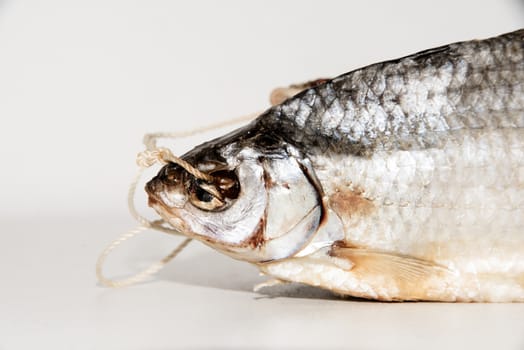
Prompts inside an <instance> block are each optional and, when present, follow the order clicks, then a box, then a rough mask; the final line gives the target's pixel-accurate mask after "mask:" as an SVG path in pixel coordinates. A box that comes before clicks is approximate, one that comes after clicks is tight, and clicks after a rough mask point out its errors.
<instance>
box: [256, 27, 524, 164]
mask: <svg viewBox="0 0 524 350" xmlns="http://www.w3.org/2000/svg"><path fill="white" fill-rule="evenodd" d="M523 84H524V30H520V31H517V32H513V33H509V34H506V35H502V36H499V37H496V38H492V39H487V40H483V41H469V42H461V43H456V44H451V45H448V46H443V47H440V48H436V49H431V50H427V51H424V52H420V53H418V54H415V55H412V56H408V57H405V58H402V59H399V60H394V61H389V62H384V63H378V64H374V65H371V66H368V67H365V68H362V69H359V70H355V71H353V72H350V73H347V74H344V75H341V76H339V77H337V78H335V79H333V80H331V81H328V82H326V83H324V84H321V85H319V86H317V87H314V88H310V89H308V90H306V91H304V92H302V93H300V94H299V95H297V96H295V97H293V98H291V99H289V100H287V101H285V102H284V103H283V104H281V105H279V106H276V107H274V108H273V109H271V110H269V111H268V113H266V114H265V115H263V116H262V117H261V118H260V119H259V122H260V123H261V124H262V125H265V126H267V127H270V128H271V129H272V130H277V131H273V132H276V133H280V134H281V135H282V136H283V137H284V138H286V139H288V140H290V141H292V142H295V143H298V144H301V145H305V146H307V147H306V149H308V150H309V152H315V150H319V151H322V152H323V151H326V150H332V151H336V152H340V153H347V154H357V155H369V154H371V153H373V151H374V150H394V149H402V150H409V149H425V148H433V147H438V148H440V147H442V146H443V145H444V143H445V142H448V141H449V137H450V134H453V132H454V131H457V130H461V129H483V128H521V127H523V126H524V92H523Z"/></svg>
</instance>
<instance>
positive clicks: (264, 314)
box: [0, 0, 524, 350]
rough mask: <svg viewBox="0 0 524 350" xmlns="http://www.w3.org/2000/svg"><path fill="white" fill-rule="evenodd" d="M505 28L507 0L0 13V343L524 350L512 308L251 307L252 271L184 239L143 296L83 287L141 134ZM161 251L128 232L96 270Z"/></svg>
mask: <svg viewBox="0 0 524 350" xmlns="http://www.w3.org/2000/svg"><path fill="white" fill-rule="evenodd" d="M519 27H524V2H523V1H516V0H515V1H500V0H498V1H495V0H492V1H491V0H490V1H473V0H471V1H457V0H445V1H444V0H441V1H436V2H423V1H360V2H358V3H357V2H349V1H347V2H343V1H322V2H320V1H319V2H312V1H286V2H284V1H264V2H262V1H259V2H248V1H221V2H218V1H180V2H177V1H142V2H138V1H115V0H111V1H107V0H106V1H102V0H99V1H97V0H91V1H65V0H64V1H58V0H48V1H13V0H4V1H2V0H0V118H1V127H0V164H1V172H0V174H1V175H0V176H1V177H0V179H1V181H0V224H1V231H0V349H2V350H3V349H35V348H44V349H169V348H178V347H179V348H232V347H238V348H242V349H243V348H248V347H251V348H269V347H276V348H320V347H322V348H358V349H375V348H395V347H396V348H414V349H417V348H427V349H432V348H434V349H442V348H450V347H456V348H463V347H468V348H472V347H476V348H486V349H493V348H495V347H497V348H506V349H510V348H512V349H524V305H522V304H514V305H513V304H492V305H487V304H437V303H433V304H431V303H405V304H387V303H371V302H362V301H348V300H340V299H336V298H333V297H332V296H330V295H329V294H328V293H325V292H321V291H317V290H315V289H312V288H305V287H299V286H290V287H286V288H277V289H273V290H271V289H270V290H266V291H264V294H257V293H253V292H251V286H252V284H253V283H256V282H259V281H261V280H262V279H261V278H260V277H258V275H257V272H256V270H255V269H254V268H253V267H251V266H249V265H247V264H245V263H241V262H236V261H232V260H230V259H228V258H226V257H223V256H221V255H219V254H218V253H216V252H213V251H211V250H210V249H208V248H206V247H203V246H201V245H200V244H198V243H192V244H191V245H190V246H189V248H188V249H187V250H186V251H184V252H183V253H182V254H181V255H180V257H179V258H178V259H177V260H175V261H174V262H173V263H172V264H171V265H169V266H168V268H167V269H166V270H165V271H163V272H162V273H161V274H160V275H158V276H157V277H155V278H154V279H153V280H152V281H151V282H148V283H144V284H141V285H138V286H134V287H129V288H126V289H119V290H111V289H106V288H102V287H100V286H98V285H97V282H96V279H95V275H94V262H95V259H96V256H97V254H98V253H99V252H100V250H101V249H102V248H103V246H104V245H105V244H107V243H108V242H109V241H110V240H111V239H113V238H114V237H115V236H117V234H118V233H119V232H120V231H124V230H126V229H128V228H130V227H132V226H133V225H134V223H133V221H132V220H131V219H130V217H129V215H128V214H127V209H126V204H125V198H126V191H127V186H128V182H129V180H130V179H131V178H132V176H133V174H134V171H135V165H134V159H135V155H136V153H137V152H139V151H140V150H141V149H142V146H141V138H142V135H143V134H144V133H146V132H152V131H180V130H188V129H192V128H195V127H201V126H205V125H208V124H210V123H213V122H218V121H222V120H227V119H229V118H233V117H238V116H241V115H244V114H249V113H251V112H255V111H259V110H262V109H265V108H267V106H268V95H269V92H270V91H271V89H272V88H274V87H276V86H284V85H287V84H290V83H296V82H302V81H306V80H310V79H315V78H319V77H330V76H335V75H338V74H341V73H344V72H346V71H349V70H352V69H355V68H358V67H360V66H363V65H367V64H370V63H374V62H377V61H381V60H385V59H391V58H397V57H400V56H404V55H407V54H410V53H413V52H416V51H418V50H422V49H427V48H430V47H434V46H438V45H442V44H446V43H449V42H453V41H458V40H467V39H473V38H484V37H489V36H493V35H497V34H501V33H504V32H508V31H512V30H515V29H518V28H519ZM209 137H211V135H209V134H207V135H200V136H199V137H196V138H192V139H184V140H180V141H178V142H177V144H176V146H175V148H174V151H175V152H176V153H177V154H181V153H183V152H184V151H186V150H188V149H189V148H191V146H193V145H195V144H197V143H198V142H200V141H202V140H205V139H207V138H209ZM138 200H139V201H141V200H142V202H143V198H141V197H139V199H138ZM142 206H143V205H142ZM178 241H179V239H178V238H174V237H169V236H162V235H161V234H156V233H152V234H150V235H146V236H145V237H141V238H140V239H136V240H135V241H133V242H130V243H129V244H128V245H126V246H125V247H122V248H121V249H122V250H121V251H120V252H118V253H116V254H115V257H114V258H112V259H111V260H110V261H109V263H110V266H109V267H108V273H109V274H111V275H113V276H121V275H122V274H125V273H131V272H133V271H135V270H137V269H139V268H141V267H143V266H144V265H146V264H147V263H148V262H151V261H154V260H155V259H158V258H159V257H161V256H162V254H165V253H167V252H168V251H169V250H170V249H171V248H172V247H173V246H174V245H175V244H176V243H177V242H178Z"/></svg>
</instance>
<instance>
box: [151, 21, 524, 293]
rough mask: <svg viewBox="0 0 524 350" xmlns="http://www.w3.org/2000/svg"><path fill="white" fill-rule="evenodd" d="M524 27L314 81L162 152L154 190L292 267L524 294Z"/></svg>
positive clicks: (357, 280) (239, 255) (359, 282)
mask: <svg viewBox="0 0 524 350" xmlns="http://www.w3.org/2000/svg"><path fill="white" fill-rule="evenodd" d="M523 127H524V30H519V31H516V32H513V33H509V34H505V35H501V36H499V37H495V38H491V39H486V40H473V41H467V42H460V43H454V44H450V45H447V46H442V47H438V48H435V49H430V50H427V51H423V52H419V53H416V54H414V55H411V56H407V57H404V58H400V59H396V60H392V61H387V62H382V63H378V64H373V65H370V66H368V67H365V68H362V69H357V70H355V71H352V72H350V73H347V74H343V75H341V76H339V77H337V78H334V79H328V80H320V81H318V82H316V83H313V84H310V86H309V87H306V88H305V89H304V90H303V91H301V92H299V93H298V94H297V95H295V96H293V97H291V98H288V99H286V100H285V101H283V102H282V103H280V104H278V105H275V106H273V107H272V108H270V109H269V110H267V111H266V112H264V113H263V114H262V115H260V116H259V117H258V118H257V119H255V120H254V121H253V122H251V123H250V124H248V125H246V126H244V127H242V128H240V129H238V130H236V131H233V132H232V133H229V134H227V135H225V136H223V137H220V138H217V139H215V140H212V141H210V142H206V143H204V144H202V145H199V146H197V147H196V148H194V149H193V150H191V151H189V152H188V153H187V154H185V155H184V156H182V159H184V160H185V161H187V162H188V163H189V164H191V165H192V166H194V167H195V168H197V169H199V170H200V171H201V172H204V173H205V174H208V175H209V176H208V178H207V179H202V178H199V177H196V176H195V175H194V174H190V173H189V172H187V171H186V170H185V169H184V168H182V167H181V166H179V165H176V164H168V165H166V166H164V167H163V168H162V169H161V170H160V172H159V173H158V175H157V176H156V177H155V178H154V179H152V180H151V181H150V182H149V183H148V184H147V186H146V190H147V193H148V194H149V204H150V206H152V207H153V208H154V209H155V210H156V211H157V212H158V213H159V214H160V215H161V216H162V218H163V219H164V220H166V221H167V222H169V223H170V224H171V225H172V226H173V227H174V228H176V229H177V230H179V231H180V232H182V233H184V234H186V235H187V236H189V237H192V238H196V239H198V240H200V241H202V242H204V243H205V244H207V245H209V246H211V247H213V248H215V249H217V250H219V251H221V252H223V253H225V254H227V255H229V256H231V257H233V258H235V259H240V260H244V261H247V262H249V263H252V264H255V265H256V266H258V268H259V269H260V271H262V272H263V273H264V274H267V275H270V276H273V277H274V278H276V279H278V280H282V281H292V282H301V283H305V284H308V285H312V286H318V287H321V288H326V289H329V290H332V291H334V292H337V293H340V294H345V295H352V296H358V297H364V298H370V299H378V300H438V301H524V230H523V229H524V132H523V130H524V129H523Z"/></svg>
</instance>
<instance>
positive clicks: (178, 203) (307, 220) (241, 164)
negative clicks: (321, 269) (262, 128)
mask: <svg viewBox="0 0 524 350" xmlns="http://www.w3.org/2000/svg"><path fill="white" fill-rule="evenodd" d="M250 145H251V146H250ZM250 145H245V142H244V143H233V144H229V145H225V146H223V147H218V146H217V145H215V144H211V145H207V146H204V147H199V148H197V149H195V150H193V151H191V152H189V153H188V154H187V155H185V156H183V157H182V159H184V160H186V161H187V162H188V163H190V164H191V165H192V166H193V167H194V168H197V169H199V171H202V172H204V173H206V174H208V175H209V177H210V178H211V180H209V179H208V180H204V179H202V178H197V177H196V176H195V175H192V174H191V173H190V172H188V171H187V170H186V169H184V168H182V167H181V166H180V165H177V164H174V163H169V164H167V165H165V166H164V167H163V168H162V169H161V170H160V171H159V173H158V174H157V175H156V176H155V177H154V178H153V179H152V180H151V181H149V182H148V183H147V185H146V192H147V193H148V196H149V205H150V206H151V207H152V208H153V209H155V210H156V211H157V212H158V214H159V215H160V216H161V217H162V218H163V219H164V220H165V221H166V222H168V223H169V224H170V225H171V226H173V227H174V228H175V229H176V230H178V231H179V232H181V233H183V234H185V235H187V236H188V237H191V238H195V239H197V240H200V241H202V242H204V243H205V244H207V245H209V246H211V247H213V248H215V249H217V250H219V251H221V252H223V253H225V254H227V255H229V256H231V257H233V258H236V259H240V260H245V261H249V262H254V263H259V262H267V261H274V260H278V259H284V258H289V257H291V256H293V255H295V254H296V253H298V252H299V251H300V250H301V249H303V247H305V246H306V245H307V244H308V242H309V241H310V240H311V239H312V236H313V235H314V234H315V232H316V230H317V228H318V226H319V224H320V221H321V216H322V200H321V198H322V195H321V190H320V188H319V186H318V185H317V184H316V182H315V180H314V174H312V170H311V169H312V168H311V167H309V166H308V164H307V162H306V163H304V161H303V159H302V158H301V157H298V156H297V154H296V153H297V152H296V150H295V149H293V148H292V147H291V146H289V145H284V146H282V147H276V148H273V149H270V150H268V149H265V148H264V147H260V145H256V143H254V144H253V143H250ZM211 147H212V148H211ZM217 147H218V148H217Z"/></svg>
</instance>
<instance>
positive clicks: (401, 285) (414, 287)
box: [330, 244, 452, 300]
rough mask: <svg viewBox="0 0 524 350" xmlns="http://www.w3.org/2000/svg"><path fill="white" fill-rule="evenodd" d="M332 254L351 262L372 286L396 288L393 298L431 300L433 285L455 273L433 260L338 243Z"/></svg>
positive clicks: (361, 276)
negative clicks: (429, 297)
mask: <svg viewBox="0 0 524 350" xmlns="http://www.w3.org/2000/svg"><path fill="white" fill-rule="evenodd" d="M330 255H331V256H333V257H336V258H340V259H347V260H349V261H350V262H351V272H352V273H353V274H354V275H355V277H357V278H358V279H360V280H362V282H363V283H366V284H368V285H370V286H371V287H372V288H373V289H380V288H386V289H389V290H397V293H394V294H397V296H396V297H395V298H393V299H402V300H416V299H428V294H431V288H433V287H430V286H435V282H436V281H437V282H438V281H439V280H440V281H442V283H437V284H438V285H440V288H441V287H445V286H443V285H445V284H446V280H447V278H446V277H448V276H449V275H450V274H452V272H451V271H450V270H449V269H447V268H446V267H444V266H442V265H439V264H437V263H435V262H433V261H429V260H424V259H420V258H416V257H413V256H408V255H403V254H397V253H392V252H386V251H380V250H373V249H369V248H353V247H347V246H344V245H341V244H335V245H333V247H332V248H331V251H330Z"/></svg>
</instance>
